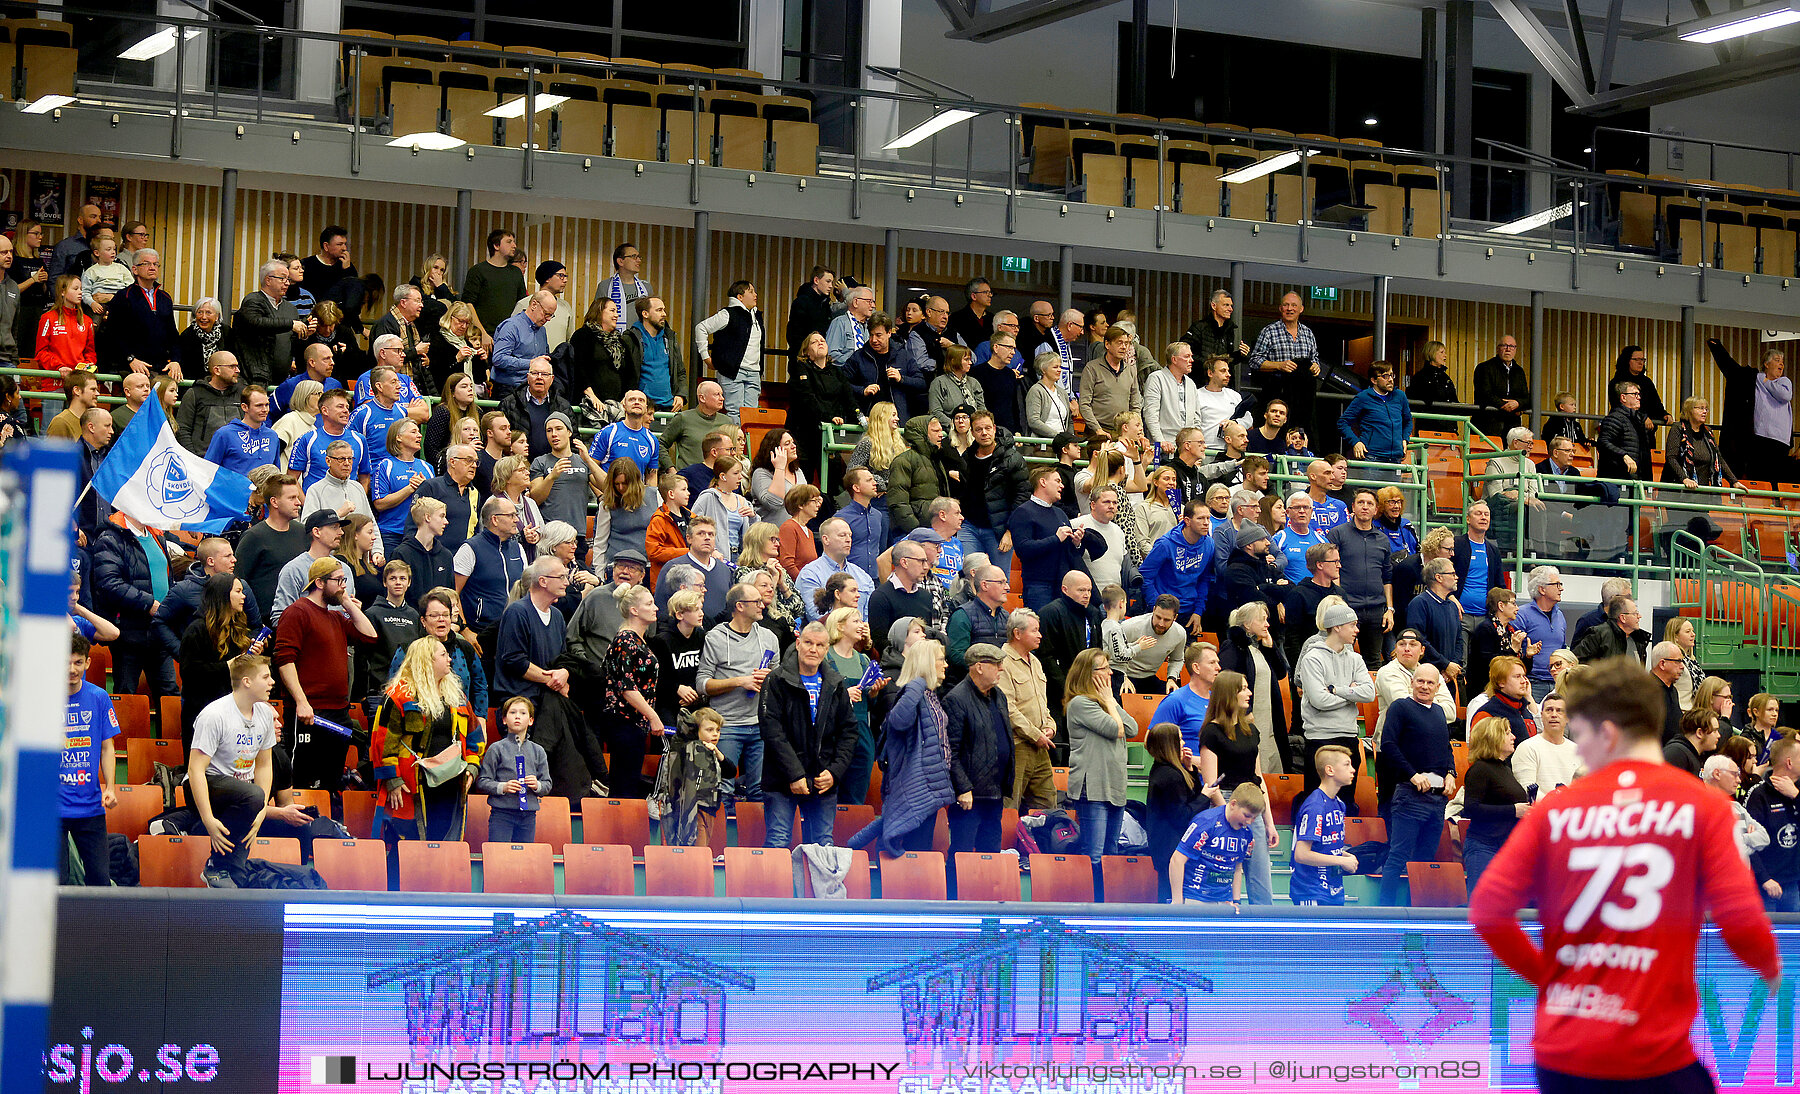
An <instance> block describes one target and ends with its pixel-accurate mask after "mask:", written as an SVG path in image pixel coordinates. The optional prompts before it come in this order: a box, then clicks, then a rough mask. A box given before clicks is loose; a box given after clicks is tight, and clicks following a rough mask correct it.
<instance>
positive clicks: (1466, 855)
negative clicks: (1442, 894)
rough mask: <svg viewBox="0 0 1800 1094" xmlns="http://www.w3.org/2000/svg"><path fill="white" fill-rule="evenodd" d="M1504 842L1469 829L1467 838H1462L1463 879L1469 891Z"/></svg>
mask: <svg viewBox="0 0 1800 1094" xmlns="http://www.w3.org/2000/svg"><path fill="white" fill-rule="evenodd" d="M1505 842H1506V841H1505V840H1497V839H1494V838H1493V837H1492V836H1478V835H1476V834H1475V831H1474V830H1473V829H1470V831H1469V834H1468V836H1467V838H1465V839H1464V840H1463V880H1464V881H1466V882H1467V883H1468V886H1469V892H1471V893H1473V892H1474V891H1475V883H1476V882H1478V881H1480V880H1481V875H1482V874H1483V873H1484V872H1486V870H1487V868H1488V863H1490V862H1492V861H1494V856H1495V855H1497V854H1499V853H1500V848H1501V846H1502V845H1503V844H1504V843H1505Z"/></svg>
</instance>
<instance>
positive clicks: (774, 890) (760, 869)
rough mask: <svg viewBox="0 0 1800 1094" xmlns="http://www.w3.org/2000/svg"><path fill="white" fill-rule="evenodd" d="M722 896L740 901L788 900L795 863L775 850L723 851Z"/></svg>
mask: <svg viewBox="0 0 1800 1094" xmlns="http://www.w3.org/2000/svg"><path fill="white" fill-rule="evenodd" d="M725 895H726V896H728V897H740V898H758V897H760V898H765V899H766V898H770V897H779V898H782V899H788V898H791V897H792V896H793V895H794V860H793V857H792V856H791V855H790V854H789V853H788V852H787V851H783V850H780V849H778V848H772V847H770V848H765V847H727V848H725Z"/></svg>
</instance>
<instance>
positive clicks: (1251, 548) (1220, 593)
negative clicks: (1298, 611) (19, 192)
mask: <svg viewBox="0 0 1800 1094" xmlns="http://www.w3.org/2000/svg"><path fill="white" fill-rule="evenodd" d="M1277 576H1278V575H1277V571H1275V570H1272V569H1270V568H1269V530H1268V529H1267V528H1264V527H1263V526H1262V525H1260V524H1257V523H1256V522H1254V521H1245V522H1244V526H1243V527H1242V528H1240V529H1238V532H1237V546H1235V547H1233V548H1232V551H1231V557H1230V558H1229V559H1227V560H1226V563H1225V572H1224V573H1222V574H1220V575H1219V578H1218V583H1217V585H1216V587H1215V589H1216V594H1217V595H1215V596H1213V597H1211V598H1210V599H1209V600H1208V601H1207V604H1206V609H1207V610H1206V617H1207V620H1208V622H1210V623H1213V624H1215V625H1213V626H1210V627H1208V629H1209V630H1212V631H1214V632H1215V633H1219V632H1223V631H1224V630H1225V626H1224V624H1225V620H1226V617H1228V616H1229V615H1230V614H1231V613H1232V612H1233V611H1235V610H1236V609H1237V608H1239V607H1240V606H1242V605H1244V604H1248V603H1250V602H1251V601H1252V600H1260V601H1262V602H1263V603H1264V604H1267V605H1268V606H1269V616H1270V618H1277V616H1276V612H1275V604H1276V596H1277V593H1276V588H1275V578H1276V577H1277ZM1215 615H1216V616H1217V618H1216V619H1214V618H1213V617H1214V616H1215Z"/></svg>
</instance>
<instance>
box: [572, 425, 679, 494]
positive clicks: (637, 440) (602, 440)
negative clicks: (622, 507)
mask: <svg viewBox="0 0 1800 1094" xmlns="http://www.w3.org/2000/svg"><path fill="white" fill-rule="evenodd" d="M588 455H590V456H592V457H594V459H596V460H598V461H599V463H600V466H601V467H611V466H612V462H613V461H614V460H616V459H618V458H619V457H621V456H623V457H625V458H626V459H628V460H630V461H631V462H632V463H635V464H637V465H638V471H639V472H641V473H642V474H643V475H644V477H645V479H646V480H648V479H649V478H650V476H651V475H652V474H654V472H655V470H656V464H657V461H658V460H659V459H660V458H661V457H662V442H661V441H659V440H657V439H656V434H654V433H652V432H650V430H649V427H645V428H643V429H633V428H631V427H630V426H628V425H626V424H625V423H624V422H614V423H613V424H611V425H609V426H607V427H606V428H605V429H602V430H601V431H600V432H599V433H597V434H595V435H594V443H593V444H592V445H590V446H588Z"/></svg>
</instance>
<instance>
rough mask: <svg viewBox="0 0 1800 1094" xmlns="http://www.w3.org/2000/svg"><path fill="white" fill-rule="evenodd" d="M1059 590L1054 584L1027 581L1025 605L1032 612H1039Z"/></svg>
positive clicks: (1054, 597) (1053, 598)
mask: <svg viewBox="0 0 1800 1094" xmlns="http://www.w3.org/2000/svg"><path fill="white" fill-rule="evenodd" d="M1060 591H1061V590H1060V589H1059V588H1058V587H1057V586H1055V585H1050V584H1046V583H1044V582H1041V581H1027V582H1026V583H1025V596H1024V600H1025V606H1026V607H1027V608H1030V609H1031V610H1032V611H1034V612H1041V611H1043V610H1044V608H1045V607H1046V606H1047V605H1048V604H1049V603H1050V602H1051V601H1053V600H1055V599H1056V596H1057V593H1059V592H1060Z"/></svg>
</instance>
